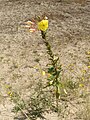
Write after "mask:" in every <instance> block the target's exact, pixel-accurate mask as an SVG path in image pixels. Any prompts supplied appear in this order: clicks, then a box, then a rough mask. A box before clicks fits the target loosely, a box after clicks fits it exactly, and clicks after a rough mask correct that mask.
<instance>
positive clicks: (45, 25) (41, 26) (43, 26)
mask: <svg viewBox="0 0 90 120" xmlns="http://www.w3.org/2000/svg"><path fill="white" fill-rule="evenodd" d="M38 29H39V30H42V31H46V30H47V29H48V20H42V21H40V22H38Z"/></svg>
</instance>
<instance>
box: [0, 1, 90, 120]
mask: <svg viewBox="0 0 90 120" xmlns="http://www.w3.org/2000/svg"><path fill="white" fill-rule="evenodd" d="M73 1H74V0H73ZM73 1H72V0H70V1H67V0H62V2H60V1H59V0H0V83H1V85H0V94H1V95H0V96H1V98H0V120H14V116H15V114H14V113H13V112H11V110H12V108H13V106H14V104H13V103H12V102H11V101H10V99H9V98H8V96H7V93H6V90H5V86H4V85H5V84H10V85H11V86H12V87H13V88H14V89H16V90H17V91H20V92H21V93H22V94H23V95H24V96H25V95H28V96H29V95H30V89H31V87H32V86H33V81H34V82H35V83H37V79H39V78H40V73H39V71H36V69H35V68H34V67H35V66H37V65H38V63H37V62H36V60H37V59H39V64H40V65H41V68H42V69H44V68H45V67H46V65H47V63H48V58H47V54H46V49H45V45H44V44H43V41H42V38H41V35H40V32H39V31H37V32H35V33H29V32H28V31H27V30H26V29H25V28H24V27H23V26H22V24H23V23H24V22H25V21H27V20H29V19H32V18H34V17H35V15H42V14H44V13H45V14H46V15H47V16H48V18H49V29H48V33H47V35H48V39H49V42H50V44H51V46H52V49H53V51H54V53H55V54H57V55H58V56H59V57H60V62H61V64H62V66H63V70H64V71H65V72H64V74H65V76H67V78H73V80H76V79H77V77H80V76H81V74H82V73H81V70H82V69H85V70H88V67H87V65H88V63H89V59H88V58H87V55H86V52H88V51H90V1H89V0H88V1H86V2H81V3H80V2H78V0H77V2H73ZM71 64H73V65H74V67H73V68H72V69H73V71H72V72H70V71H69V70H68V68H67V67H68V66H69V65H71ZM88 75H89V72H88ZM89 80H90V79H89ZM74 102H75V101H74ZM70 107H71V106H69V108H68V109H70ZM79 107H80V106H79ZM72 109H73V110H72ZM74 109H75V108H71V111H70V112H71V114H69V115H66V116H67V118H63V117H62V118H61V119H62V120H79V119H78V118H75V117H76V116H75V112H76V111H75V110H74ZM46 116H47V117H46V119H47V120H57V117H56V116H57V115H56V114H48V115H46ZM18 120H19V119H18Z"/></svg>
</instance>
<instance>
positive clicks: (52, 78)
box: [26, 16, 62, 107]
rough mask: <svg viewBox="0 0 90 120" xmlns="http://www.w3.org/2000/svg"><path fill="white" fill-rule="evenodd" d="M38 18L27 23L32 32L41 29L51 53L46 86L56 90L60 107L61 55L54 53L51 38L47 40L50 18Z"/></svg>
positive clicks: (48, 50)
mask: <svg viewBox="0 0 90 120" xmlns="http://www.w3.org/2000/svg"><path fill="white" fill-rule="evenodd" d="M38 18H39V19H38V21H37V22H36V23H33V22H32V21H27V22H26V24H30V25H29V31H30V32H35V30H37V29H38V30H39V31H41V35H42V38H43V42H44V44H45V46H46V49H47V54H48V55H49V60H50V64H49V66H48V70H47V74H48V77H47V80H48V81H47V85H46V87H51V86H52V87H53V89H54V91H55V96H56V104H57V107H58V99H59V97H60V89H61V87H62V84H61V82H60V79H61V71H62V68H61V65H60V64H58V61H59V57H57V56H55V55H54V53H53V51H52V49H51V45H50V43H49V40H47V37H46V33H47V29H48V18H47V17H46V16H45V17H44V18H43V19H42V20H41V19H40V17H38ZM35 24H36V25H37V29H36V28H35ZM32 30H33V31H32ZM46 87H45V88H46Z"/></svg>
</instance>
